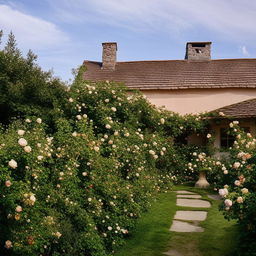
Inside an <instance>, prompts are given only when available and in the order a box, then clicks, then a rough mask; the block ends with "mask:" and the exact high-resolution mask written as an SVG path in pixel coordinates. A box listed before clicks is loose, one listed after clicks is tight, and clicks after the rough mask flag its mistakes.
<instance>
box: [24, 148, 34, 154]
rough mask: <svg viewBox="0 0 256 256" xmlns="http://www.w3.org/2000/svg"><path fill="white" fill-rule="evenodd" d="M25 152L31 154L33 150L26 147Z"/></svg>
mask: <svg viewBox="0 0 256 256" xmlns="http://www.w3.org/2000/svg"><path fill="white" fill-rule="evenodd" d="M24 150H25V152H27V153H29V152H31V150H32V148H31V147H30V146H26V147H24Z"/></svg>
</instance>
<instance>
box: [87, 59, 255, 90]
mask: <svg viewBox="0 0 256 256" xmlns="http://www.w3.org/2000/svg"><path fill="white" fill-rule="evenodd" d="M84 65H85V66H86V67H87V71H86V72H85V73H84V78H85V79H86V80H94V81H104V80H109V81H117V82H124V83H125V84H126V86H128V87H129V88H137V89H141V90H143V89H144V90H149V89H190V88H256V59H220V60H210V61H188V60H166V61H128V62H117V63H116V68H115V70H114V71H109V70H103V69H101V65H102V63H101V62H93V61H85V62H84Z"/></svg>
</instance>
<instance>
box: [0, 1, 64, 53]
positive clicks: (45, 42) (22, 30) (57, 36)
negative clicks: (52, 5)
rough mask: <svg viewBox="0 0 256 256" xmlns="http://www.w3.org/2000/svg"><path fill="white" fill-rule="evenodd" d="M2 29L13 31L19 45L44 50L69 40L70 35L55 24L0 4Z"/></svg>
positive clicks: (5, 31) (6, 31)
mask: <svg viewBox="0 0 256 256" xmlns="http://www.w3.org/2000/svg"><path fill="white" fill-rule="evenodd" d="M0 13H1V15H0V29H2V30H3V31H4V33H9V32H10V31H13V33H14V35H15V37H16V39H17V41H18V45H19V46H21V47H24V48H32V49H33V50H44V49H50V48H52V47H56V46H58V45H59V44H63V43H65V42H68V40H69V39H68V36H67V35H66V34H65V33H64V32H62V31H61V30H60V29H59V28H58V27H57V26H56V25H55V24H53V23H51V22H48V21H45V20H43V19H40V18H38V17H34V16H31V15H28V14H25V13H23V12H21V11H19V10H17V9H15V8H14V7H10V6H8V5H4V4H0Z"/></svg>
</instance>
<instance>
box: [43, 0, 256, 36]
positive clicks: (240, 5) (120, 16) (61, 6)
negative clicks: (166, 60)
mask: <svg viewBox="0 0 256 256" xmlns="http://www.w3.org/2000/svg"><path fill="white" fill-rule="evenodd" d="M48 1H49V3H50V4H51V5H52V6H53V7H55V10H56V12H58V14H59V17H60V18H61V17H62V18H63V21H66V22H71V23H75V22H94V23H105V24H110V25H114V26H121V27H124V28H128V29H133V30H151V31H165V32H166V33H168V32H169V33H173V32H175V33H176V34H177V33H180V32H188V31H189V30H199V29H203V30H204V31H205V29H206V30H207V32H212V33H213V36H214V35H220V36H222V37H223V38H226V39H232V40H233V39H239V38H240V39H241V38H242V37H244V38H255V37H256V30H255V22H256V16H255V12H256V2H255V1H251V0H243V1H241V0H229V1H223V0H214V1H213V0H203V1H202V0H161V1H159V0H158V1H156V0H140V1H138V0H129V1H127V0H76V1H72V3H70V1H69V0H55V1H50V0H48Z"/></svg>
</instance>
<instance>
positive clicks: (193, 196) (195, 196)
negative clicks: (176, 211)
mask: <svg viewBox="0 0 256 256" xmlns="http://www.w3.org/2000/svg"><path fill="white" fill-rule="evenodd" d="M177 197H179V198H201V197H202V196H200V195H196V194H195V195H177Z"/></svg>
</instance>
